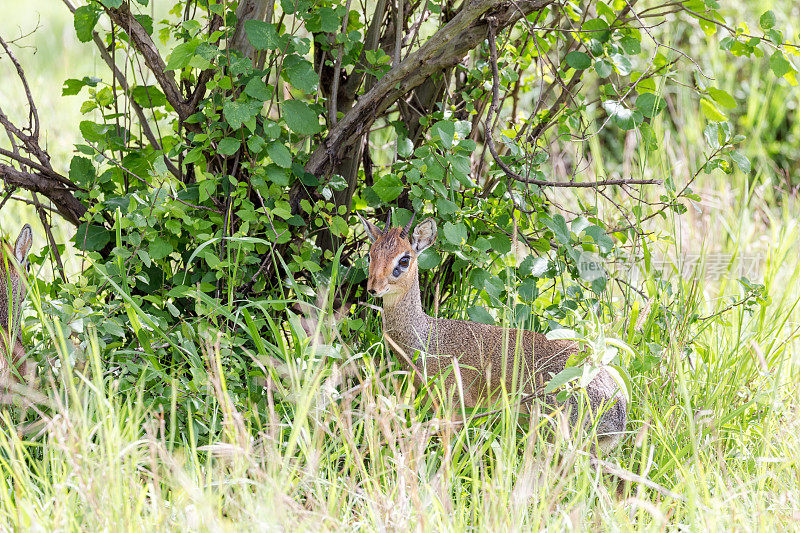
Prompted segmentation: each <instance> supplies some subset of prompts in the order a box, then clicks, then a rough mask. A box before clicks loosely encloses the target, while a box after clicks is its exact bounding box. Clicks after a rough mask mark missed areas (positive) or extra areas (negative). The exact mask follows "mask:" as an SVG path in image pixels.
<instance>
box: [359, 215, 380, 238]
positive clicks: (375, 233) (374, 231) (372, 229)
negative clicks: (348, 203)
mask: <svg viewBox="0 0 800 533" xmlns="http://www.w3.org/2000/svg"><path fill="white" fill-rule="evenodd" d="M356 214H357V215H358V213H356ZM358 218H359V220H361V223H362V224H364V231H366V232H367V235H368V236H369V238H370V240H371V241H372V242H375V241H376V240H378V237H380V236H381V235H382V234H383V232H382V231H381V229H380V228H379V227H378V226H376V225H375V224H373V223H372V222H370V221H369V220H367V219H365V218H364V217H362V216H361V215H358Z"/></svg>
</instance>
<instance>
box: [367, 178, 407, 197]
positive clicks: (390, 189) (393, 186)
mask: <svg viewBox="0 0 800 533" xmlns="http://www.w3.org/2000/svg"><path fill="white" fill-rule="evenodd" d="M372 190H373V191H375V194H377V195H378V197H379V198H380V199H381V200H382V201H384V202H391V201H392V200H394V199H395V198H397V197H398V196H400V193H402V192H403V182H402V181H400V178H399V177H398V176H397V175H396V174H387V175H385V176H383V177H382V178H381V179H379V180H378V181H376V182H375V184H374V185H373V186H372Z"/></svg>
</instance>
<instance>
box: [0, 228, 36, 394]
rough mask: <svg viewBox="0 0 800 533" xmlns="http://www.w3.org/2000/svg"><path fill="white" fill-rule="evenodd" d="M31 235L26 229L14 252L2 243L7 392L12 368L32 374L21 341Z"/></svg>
mask: <svg viewBox="0 0 800 533" xmlns="http://www.w3.org/2000/svg"><path fill="white" fill-rule="evenodd" d="M32 237H33V234H32V231H31V227H30V225H28V224H25V226H23V228H22V230H21V231H20V234H19V237H17V241H16V243H15V245H14V248H11V246H9V245H8V243H5V242H4V243H3V245H2V252H3V253H2V254H0V326H1V327H0V350H2V353H0V388H5V387H6V386H7V385H8V383H9V381H10V380H12V379H14V378H13V376H14V374H15V372H13V371H12V368H18V367H20V364H22V367H23V368H19V370H20V371H22V373H23V375H27V374H29V373H30V372H31V369H30V368H29V365H27V364H26V363H25V359H26V354H25V347H24V346H23V345H22V342H20V340H19V337H18V335H19V327H20V319H21V316H22V302H23V301H24V300H25V293H26V288H25V282H24V280H23V279H22V275H23V274H22V271H23V268H24V267H23V264H24V263H25V262H26V261H27V259H26V258H27V255H28V252H29V251H30V249H31V244H32Z"/></svg>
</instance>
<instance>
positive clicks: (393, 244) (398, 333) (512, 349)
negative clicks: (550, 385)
mask: <svg viewBox="0 0 800 533" xmlns="http://www.w3.org/2000/svg"><path fill="white" fill-rule="evenodd" d="M359 218H361V217H359ZM413 220H414V219H413V217H412V219H411V221H410V222H409V223H408V224H407V225H406V226H405V227H402V228H400V227H395V228H392V227H390V224H389V221H387V224H386V227H385V229H384V230H381V229H380V228H378V227H377V226H376V225H375V224H372V223H370V222H368V221H367V220H364V219H363V218H361V222H362V223H363V224H364V228H365V229H366V232H367V235H368V236H369V237H370V239H371V240H372V246H371V247H370V250H369V278H368V280H367V292H369V293H370V294H371V295H372V296H374V297H377V298H383V332H384V336H385V337H386V338H387V340H388V344H389V346H390V347H391V348H392V350H393V351H394V352H396V353H397V354H398V356H399V357H400V359H401V360H402V361H403V362H404V363H405V365H406V366H409V367H411V366H413V368H409V369H410V370H411V371H412V372H413V373H414V376H415V381H417V382H419V381H420V380H421V379H423V377H424V376H435V375H437V374H439V373H441V374H442V375H444V376H445V386H446V387H447V388H448V389H450V390H454V389H453V387H454V386H455V385H456V384H457V376H456V372H457V373H458V374H459V375H460V378H461V383H462V387H463V402H464V406H465V407H475V406H476V405H478V404H479V403H481V404H482V405H486V403H487V401H491V400H492V399H493V398H494V397H495V396H496V395H497V394H498V393H499V392H500V391H501V390H502V389H503V386H505V390H507V391H521V392H525V393H532V392H533V391H535V390H538V387H537V386H538V385H541V383H543V382H547V381H548V380H549V379H550V378H551V377H552V376H553V375H555V374H557V373H559V372H561V371H562V370H564V368H565V366H566V363H567V359H569V357H570V355H572V354H574V353H576V352H578V351H579V346H578V344H577V343H574V342H572V341H567V340H550V339H548V338H547V337H545V336H544V335H542V334H541V333H533V332H530V331H524V330H516V329H508V328H502V327H497V326H490V325H487V324H480V323H477V322H469V321H466V320H449V319H445V318H436V317H432V316H429V315H427V314H426V313H425V311H423V309H422V302H421V300H420V292H419V272H418V270H417V258H418V257H419V254H421V253H422V251H423V250H425V249H426V248H428V247H429V246H430V245H431V244H433V242H434V241H435V240H436V222H435V221H434V220H433V219H431V218H428V219H426V220H424V221H422V222H421V223H420V224H419V225H417V227H416V228H415V229H414V233H413V234H412V235H411V238H410V239H409V231H410V230H411V225H412V223H413ZM518 343H520V344H521V346H518ZM417 352H419V356H418V357H417V358H416V360H415V361H412V358H413V357H414V354H415V353H417ZM454 359H455V360H456V361H457V362H458V365H457V366H458V368H456V369H454V368H453V360H454ZM515 362H516V365H517V366H516V368H514V365H515ZM515 370H516V371H515ZM515 380H516V383H515ZM586 393H587V396H588V399H589V404H590V407H591V409H590V410H591V413H592V415H591V416H594V414H595V413H601V414H600V420H599V421H598V422H597V434H598V444H599V445H600V447H601V448H602V449H604V450H608V449H611V448H613V447H615V446H616V445H617V443H618V441H619V439H620V436H621V434H622V432H623V431H624V430H625V422H626V419H627V402H626V401H625V397H624V396H623V394H622V392H621V391H620V390H619V387H618V386H617V384H616V382H615V381H614V379H613V378H612V377H611V375H610V374H609V373H608V372H606V371H604V370H601V371H600V372H599V373H598V374H597V376H596V377H595V378H594V379H593V380H592V381H591V382H590V383H589V385H588V387H587V388H586ZM550 401H551V402H552V401H553V399H550ZM576 404H577V402H576V401H575V400H570V406H568V409H569V410H570V418H571V422H572V424H573V425H574V424H575V423H576V420H577V411H578V409H577V408H576Z"/></svg>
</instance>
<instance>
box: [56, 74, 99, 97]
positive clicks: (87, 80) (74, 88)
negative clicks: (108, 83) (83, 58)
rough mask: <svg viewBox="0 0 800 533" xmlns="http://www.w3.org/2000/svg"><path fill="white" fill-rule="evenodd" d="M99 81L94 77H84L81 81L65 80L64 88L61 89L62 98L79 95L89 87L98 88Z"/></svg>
mask: <svg viewBox="0 0 800 533" xmlns="http://www.w3.org/2000/svg"><path fill="white" fill-rule="evenodd" d="M99 81H100V78H95V77H94V76H91V77H90V76H84V77H83V79H80V80H77V79H75V78H70V79H68V80H64V87H63V88H62V89H61V96H72V95H74V94H78V93H79V92H81V89H83V88H84V87H86V86H87V85H88V86H89V87H96V86H97V83H98V82H99Z"/></svg>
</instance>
